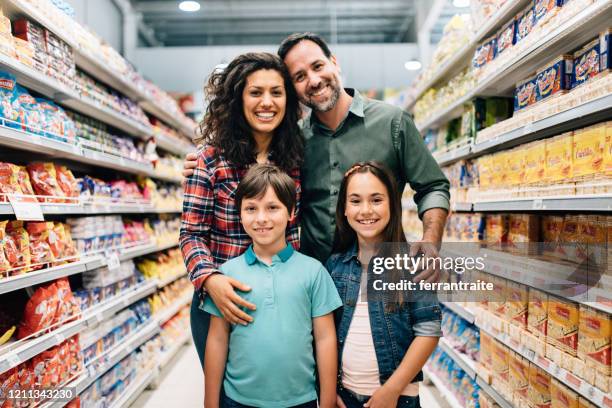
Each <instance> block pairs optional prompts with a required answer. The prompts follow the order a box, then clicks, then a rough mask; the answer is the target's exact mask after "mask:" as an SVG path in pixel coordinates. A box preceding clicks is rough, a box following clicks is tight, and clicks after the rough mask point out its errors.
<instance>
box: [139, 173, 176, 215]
mask: <svg viewBox="0 0 612 408" xmlns="http://www.w3.org/2000/svg"><path fill="white" fill-rule="evenodd" d="M147 174H148V175H149V176H151V177H154V178H156V179H160V180H163V181H169V182H171V183H176V184H181V183H182V182H183V176H181V175H180V174H177V175H175V174H168V173H163V172H160V171H156V170H151V171H149V172H148V173H147ZM181 211H182V210H181Z"/></svg>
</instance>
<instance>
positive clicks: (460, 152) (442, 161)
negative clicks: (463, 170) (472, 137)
mask: <svg viewBox="0 0 612 408" xmlns="http://www.w3.org/2000/svg"><path fill="white" fill-rule="evenodd" d="M471 152H472V145H471V144H467V145H465V146H461V147H460V148H458V149H452V150H450V151H448V152H444V153H437V152H434V154H433V157H434V159H436V161H437V162H438V165H440V166H446V165H447V164H451V163H454V162H456V161H458V160H462V159H467V158H469V157H470V155H471Z"/></svg>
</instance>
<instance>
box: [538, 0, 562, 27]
mask: <svg viewBox="0 0 612 408" xmlns="http://www.w3.org/2000/svg"><path fill="white" fill-rule="evenodd" d="M562 5H563V0H535V1H534V5H533V7H534V13H535V14H534V17H535V22H536V24H540V23H541V22H543V21H546V20H547V19H549V18H551V17H552V16H554V15H555V13H556V12H557V10H558V9H559V7H561V6H562Z"/></svg>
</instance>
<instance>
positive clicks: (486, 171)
mask: <svg viewBox="0 0 612 408" xmlns="http://www.w3.org/2000/svg"><path fill="white" fill-rule="evenodd" d="M610 123H612V122H610ZM610 128H611V129H612V126H611V127H610ZM611 136H612V133H611ZM491 158H492V155H490V154H487V155H485V156H482V157H479V158H478V159H476V163H477V166H478V173H479V175H480V177H479V181H480V187H482V188H487V187H489V186H491V184H492V180H493V172H492V171H491ZM611 166H612V164H611ZM611 171H612V169H611Z"/></svg>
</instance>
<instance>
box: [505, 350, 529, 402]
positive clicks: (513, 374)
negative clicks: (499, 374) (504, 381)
mask: <svg viewBox="0 0 612 408" xmlns="http://www.w3.org/2000/svg"><path fill="white" fill-rule="evenodd" d="M508 369H509V371H508V372H509V375H508V379H509V383H510V389H511V390H512V394H513V396H518V397H519V398H520V399H522V400H524V401H525V402H527V399H528V394H527V391H528V389H529V361H528V360H526V359H524V358H523V357H521V355H520V354H517V353H515V352H513V351H510V352H509V356H508Z"/></svg>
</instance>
